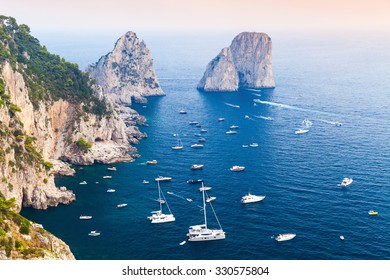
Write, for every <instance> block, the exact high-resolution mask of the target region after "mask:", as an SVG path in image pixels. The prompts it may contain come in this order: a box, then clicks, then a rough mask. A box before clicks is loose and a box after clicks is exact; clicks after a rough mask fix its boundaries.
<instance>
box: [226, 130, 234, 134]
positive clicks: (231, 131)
mask: <svg viewBox="0 0 390 280" xmlns="http://www.w3.org/2000/svg"><path fill="white" fill-rule="evenodd" d="M226 134H227V135H233V134H237V131H235V130H229V131H226Z"/></svg>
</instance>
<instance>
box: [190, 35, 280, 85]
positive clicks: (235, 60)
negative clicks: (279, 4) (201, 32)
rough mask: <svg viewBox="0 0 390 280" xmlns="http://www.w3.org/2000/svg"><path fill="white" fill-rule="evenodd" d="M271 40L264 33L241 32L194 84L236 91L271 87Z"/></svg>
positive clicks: (273, 82)
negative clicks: (197, 82)
mask: <svg viewBox="0 0 390 280" xmlns="http://www.w3.org/2000/svg"><path fill="white" fill-rule="evenodd" d="M274 87H275V81H274V79H273V75H272V41H271V38H270V37H269V36H268V35H267V34H265V33H256V32H243V33H240V34H239V35H237V36H236V37H235V38H234V39H233V41H232V43H231V45H230V47H229V48H224V49H222V51H221V52H220V54H219V55H218V56H217V57H216V58H214V59H213V60H212V61H211V62H210V63H209V64H208V65H207V68H206V71H205V73H204V75H203V78H202V79H201V80H200V82H199V84H198V86H197V88H198V89H199V90H203V91H237V90H238V89H239V88H253V89H260V88H274Z"/></svg>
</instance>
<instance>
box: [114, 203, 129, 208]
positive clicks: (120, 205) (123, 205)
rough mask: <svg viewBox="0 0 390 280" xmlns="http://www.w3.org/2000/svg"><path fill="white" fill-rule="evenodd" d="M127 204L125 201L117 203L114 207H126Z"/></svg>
mask: <svg viewBox="0 0 390 280" xmlns="http://www.w3.org/2000/svg"><path fill="white" fill-rule="evenodd" d="M126 206H127V203H121V204H118V205H117V206H116V208H123V207H126Z"/></svg>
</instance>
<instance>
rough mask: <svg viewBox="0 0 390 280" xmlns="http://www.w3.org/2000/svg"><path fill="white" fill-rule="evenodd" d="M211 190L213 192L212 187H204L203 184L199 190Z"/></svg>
mask: <svg viewBox="0 0 390 280" xmlns="http://www.w3.org/2000/svg"><path fill="white" fill-rule="evenodd" d="M209 190H211V187H207V186H204V185H203V183H202V186H201V187H200V188H199V191H200V192H203V191H209Z"/></svg>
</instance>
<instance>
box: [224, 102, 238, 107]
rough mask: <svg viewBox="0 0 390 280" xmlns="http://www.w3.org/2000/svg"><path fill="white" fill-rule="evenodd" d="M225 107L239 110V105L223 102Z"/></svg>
mask: <svg viewBox="0 0 390 280" xmlns="http://www.w3.org/2000/svg"><path fill="white" fill-rule="evenodd" d="M225 105H227V106H230V107H234V108H240V106H239V105H234V104H230V103H226V102H225Z"/></svg>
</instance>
